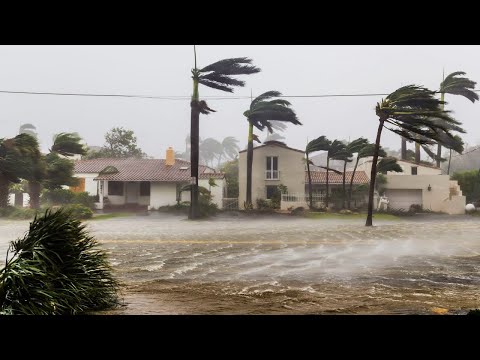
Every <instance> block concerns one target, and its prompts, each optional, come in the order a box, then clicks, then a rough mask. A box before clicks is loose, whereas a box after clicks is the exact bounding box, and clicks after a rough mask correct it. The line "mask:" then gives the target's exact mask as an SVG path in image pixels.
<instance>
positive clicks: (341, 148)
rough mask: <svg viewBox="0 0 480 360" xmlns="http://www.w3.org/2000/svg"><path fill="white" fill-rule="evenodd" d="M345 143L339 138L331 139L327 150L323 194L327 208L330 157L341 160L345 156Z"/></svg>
mask: <svg viewBox="0 0 480 360" xmlns="http://www.w3.org/2000/svg"><path fill="white" fill-rule="evenodd" d="M345 148H346V146H345V144H344V143H343V142H342V141H340V140H333V141H332V143H331V144H330V146H329V148H328V150H327V181H326V194H325V206H326V207H327V208H328V202H329V198H330V195H329V193H328V182H329V181H328V178H329V176H328V174H329V172H330V159H333V160H335V159H336V160H343V159H344V157H345Z"/></svg>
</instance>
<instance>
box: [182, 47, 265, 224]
mask: <svg viewBox="0 0 480 360" xmlns="http://www.w3.org/2000/svg"><path fill="white" fill-rule="evenodd" d="M194 58H195V67H194V68H193V69H192V79H193V94H192V101H191V102H190V108H191V116H190V137H191V139H190V161H191V166H190V169H191V172H190V175H191V177H192V181H193V182H194V183H193V186H192V191H191V192H190V196H191V201H190V212H189V218H190V219H197V218H198V217H199V208H198V158H199V123H200V121H199V120H200V114H204V115H208V114H209V113H211V112H214V111H215V110H212V109H211V108H209V107H208V105H207V103H206V101H205V100H200V97H199V93H198V87H199V84H202V85H205V86H208V87H210V88H213V89H217V90H221V91H226V92H233V87H234V86H245V82H243V81H241V80H238V79H236V78H234V77H233V75H250V74H255V73H258V72H260V69H259V68H257V67H255V66H254V65H251V63H252V60H251V59H248V58H245V57H242V58H232V59H224V60H220V61H217V62H215V63H213V64H210V65H208V66H205V67H204V68H201V69H199V68H197V54H196V49H195V47H194Z"/></svg>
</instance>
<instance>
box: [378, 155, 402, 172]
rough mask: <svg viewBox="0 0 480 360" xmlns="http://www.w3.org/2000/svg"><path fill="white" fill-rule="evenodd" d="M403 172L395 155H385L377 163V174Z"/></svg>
mask: <svg viewBox="0 0 480 360" xmlns="http://www.w3.org/2000/svg"><path fill="white" fill-rule="evenodd" d="M389 171H393V172H403V169H402V167H401V166H400V165H399V164H398V163H397V159H396V158H394V157H388V156H386V157H383V158H382V159H381V160H379V161H378V163H377V174H385V175H386V174H387V172H389Z"/></svg>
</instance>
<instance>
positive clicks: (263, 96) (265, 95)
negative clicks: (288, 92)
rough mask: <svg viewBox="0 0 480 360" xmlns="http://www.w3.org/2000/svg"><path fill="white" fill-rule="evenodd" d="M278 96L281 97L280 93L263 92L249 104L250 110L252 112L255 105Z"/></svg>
mask: <svg viewBox="0 0 480 360" xmlns="http://www.w3.org/2000/svg"><path fill="white" fill-rule="evenodd" d="M279 96H282V93H281V92H279V91H275V90H271V91H267V92H264V93H263V94H261V95H258V96H257V97H256V98H255V99H253V100H252V102H251V103H250V110H253V109H254V108H255V105H256V104H257V103H259V102H261V101H265V100H268V99H271V98H274V97H279Z"/></svg>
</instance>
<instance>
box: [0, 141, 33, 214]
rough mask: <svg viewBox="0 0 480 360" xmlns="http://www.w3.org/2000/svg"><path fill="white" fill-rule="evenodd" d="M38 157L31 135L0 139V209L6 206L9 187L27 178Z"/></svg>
mask: <svg viewBox="0 0 480 360" xmlns="http://www.w3.org/2000/svg"><path fill="white" fill-rule="evenodd" d="M39 157H40V151H39V150H38V142H37V139H36V138H34V137H33V136H31V135H28V134H24V133H22V134H20V135H17V136H15V137H14V138H11V139H0V208H4V207H6V206H7V205H8V188H9V185H10V184H11V183H19V182H20V179H22V178H23V179H25V178H27V177H28V176H29V175H30V174H31V172H32V171H33V167H34V162H35V161H36V159H38V158H39Z"/></svg>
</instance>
